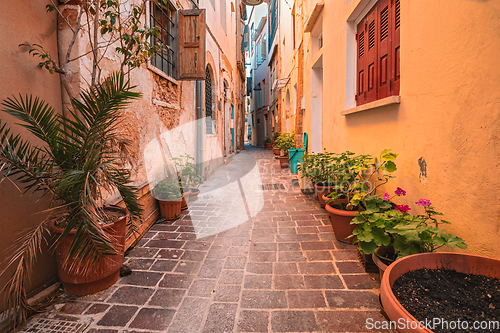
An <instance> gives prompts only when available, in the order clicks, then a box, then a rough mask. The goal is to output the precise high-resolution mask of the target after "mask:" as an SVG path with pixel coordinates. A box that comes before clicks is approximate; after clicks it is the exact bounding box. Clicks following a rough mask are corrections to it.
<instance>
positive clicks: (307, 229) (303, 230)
mask: <svg viewBox="0 0 500 333" xmlns="http://www.w3.org/2000/svg"><path fill="white" fill-rule="evenodd" d="M318 228H321V227H297V229H296V230H297V233H298V234H317V233H318Z"/></svg>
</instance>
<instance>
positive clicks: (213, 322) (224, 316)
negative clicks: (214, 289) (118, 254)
mask: <svg viewBox="0 0 500 333" xmlns="http://www.w3.org/2000/svg"><path fill="white" fill-rule="evenodd" d="M237 308H238V306H237V305H236V304H228V303H214V304H212V305H211V306H210V310H209V312H208V317H207V321H206V322H205V327H203V333H213V332H221V333H230V332H233V327H234V322H235V320H236V310H237Z"/></svg>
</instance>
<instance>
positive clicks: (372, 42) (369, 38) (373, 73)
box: [365, 5, 379, 103]
mask: <svg viewBox="0 0 500 333" xmlns="http://www.w3.org/2000/svg"><path fill="white" fill-rule="evenodd" d="M377 25H378V18H377V5H375V6H374V7H373V8H372V9H371V10H370V12H368V14H367V15H366V24H365V34H366V36H365V40H366V41H365V45H366V46H367V48H366V50H365V53H366V60H365V61H366V65H365V67H366V103H370V102H373V101H376V100H377V81H378V80H377V73H378V61H377V59H378V44H379V43H378V42H377V35H378V34H377Z"/></svg>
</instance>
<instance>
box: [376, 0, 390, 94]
mask: <svg viewBox="0 0 500 333" xmlns="http://www.w3.org/2000/svg"><path fill="white" fill-rule="evenodd" d="M378 6H379V7H378V18H379V20H378V22H379V24H378V31H379V33H378V34H377V40H378V43H379V46H378V96H377V97H378V99H381V98H385V97H389V95H390V93H389V88H390V81H391V78H392V71H391V68H392V66H391V64H392V56H391V55H392V54H391V52H390V50H391V37H392V36H391V35H392V34H391V28H392V27H391V18H390V16H391V8H390V3H389V0H379V2H378Z"/></svg>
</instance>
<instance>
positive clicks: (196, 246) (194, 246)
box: [183, 241, 210, 251]
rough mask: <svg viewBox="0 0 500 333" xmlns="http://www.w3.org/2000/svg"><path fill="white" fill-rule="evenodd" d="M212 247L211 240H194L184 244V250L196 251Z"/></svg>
mask: <svg viewBox="0 0 500 333" xmlns="http://www.w3.org/2000/svg"><path fill="white" fill-rule="evenodd" d="M209 247H210V243H209V242H202V241H199V242H194V241H189V242H186V244H185V245H184V247H183V249H184V250H194V251H207V250H208V248H209Z"/></svg>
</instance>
